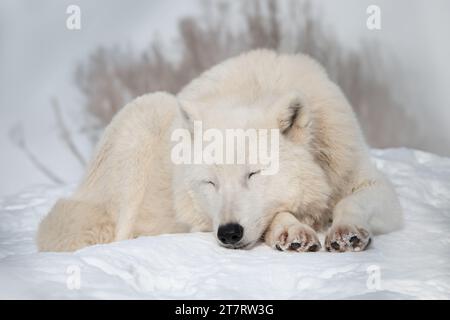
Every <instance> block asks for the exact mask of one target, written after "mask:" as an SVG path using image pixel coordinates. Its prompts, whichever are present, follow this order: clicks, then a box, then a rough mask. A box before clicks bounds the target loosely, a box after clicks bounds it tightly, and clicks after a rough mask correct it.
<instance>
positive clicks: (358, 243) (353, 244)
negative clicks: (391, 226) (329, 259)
mask: <svg viewBox="0 0 450 320" xmlns="http://www.w3.org/2000/svg"><path fill="white" fill-rule="evenodd" d="M370 241H371V238H370V233H369V231H367V230H366V229H364V228H361V227H358V226H354V225H339V226H335V227H331V229H330V230H329V231H328V233H327V236H326V238H325V248H326V249H327V251H332V252H345V251H362V250H364V249H366V248H367V246H368V245H369V244H370Z"/></svg>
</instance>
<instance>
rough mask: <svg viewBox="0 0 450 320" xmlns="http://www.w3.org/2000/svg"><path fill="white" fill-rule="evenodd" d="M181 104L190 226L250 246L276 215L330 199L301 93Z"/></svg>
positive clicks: (182, 203) (184, 195) (181, 170)
mask: <svg viewBox="0 0 450 320" xmlns="http://www.w3.org/2000/svg"><path fill="white" fill-rule="evenodd" d="M180 104H181V109H180V110H181V112H180V115H181V116H180V119H182V120H181V126H180V127H181V128H182V129H184V130H185V131H184V132H185V134H179V135H176V134H175V135H172V141H173V142H174V141H175V142H176V143H178V144H177V145H174V146H173V148H172V155H173V156H178V160H177V159H174V158H173V157H172V160H173V162H174V163H175V166H174V175H173V190H174V200H175V211H176V214H177V216H178V218H179V220H181V221H182V222H186V223H188V224H190V225H192V226H193V228H192V230H202V229H203V230H208V229H212V230H213V232H214V234H215V235H216V237H217V240H218V242H219V244H220V245H222V246H224V247H227V248H249V247H251V246H253V245H254V244H255V243H256V242H257V241H258V240H259V239H261V237H262V236H263V234H264V231H265V230H266V228H267V227H268V225H269V223H270V222H271V220H272V219H273V217H274V216H275V215H276V214H277V213H279V212H283V211H288V212H292V213H295V214H302V213H304V214H308V215H311V214H312V215H314V213H315V212H314V211H320V210H321V209H322V208H323V206H324V205H325V204H326V202H327V197H328V194H329V190H328V186H327V183H326V179H325V176H324V173H323V171H322V170H321V168H320V167H319V165H318V164H317V163H316V161H315V159H314V156H313V154H312V152H311V146H310V141H311V138H312V136H311V135H312V132H311V127H312V125H313V121H314V119H313V118H312V116H311V110H309V108H308V105H307V102H306V101H305V99H304V98H303V97H302V96H301V95H300V94H299V93H290V94H286V95H283V96H281V97H279V96H277V97H267V98H265V99H258V100H255V101H242V100H235V101H233V99H227V100H226V101H220V100H215V101H214V100H212V101H208V102H205V103H203V102H202V103H199V102H196V103H191V102H188V101H181V102H180ZM183 135H184V138H183ZM181 140H183V141H181ZM181 142H182V143H184V145H183V146H181V144H180V143H181ZM200 143H201V145H199V144H200ZM182 151H184V154H183V152H182ZM317 214H319V212H317Z"/></svg>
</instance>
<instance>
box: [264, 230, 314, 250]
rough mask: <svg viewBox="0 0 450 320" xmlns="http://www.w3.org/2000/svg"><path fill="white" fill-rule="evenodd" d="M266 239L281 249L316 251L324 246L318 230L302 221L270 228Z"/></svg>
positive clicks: (268, 242) (274, 246) (271, 244)
mask: <svg viewBox="0 0 450 320" xmlns="http://www.w3.org/2000/svg"><path fill="white" fill-rule="evenodd" d="M265 241H266V243H267V244H268V245H269V246H270V247H272V248H274V249H277V250H280V251H297V252H306V251H310V252H314V251H319V250H320V249H321V247H322V246H321V245H320V241H319V238H318V237H317V235H316V232H315V231H314V230H313V229H312V228H310V227H309V226H307V225H303V224H300V223H299V224H295V225H289V226H279V227H278V226H277V227H275V228H270V229H269V230H268V231H267V232H266V234H265Z"/></svg>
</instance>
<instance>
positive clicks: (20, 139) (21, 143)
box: [9, 124, 64, 184]
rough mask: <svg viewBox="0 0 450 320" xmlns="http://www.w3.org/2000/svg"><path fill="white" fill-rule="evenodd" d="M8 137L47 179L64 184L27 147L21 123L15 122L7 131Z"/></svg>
mask: <svg viewBox="0 0 450 320" xmlns="http://www.w3.org/2000/svg"><path fill="white" fill-rule="evenodd" d="M9 137H10V139H11V141H12V143H13V144H14V145H16V146H17V147H18V148H19V149H20V150H22V151H23V152H24V153H25V155H26V156H27V158H28V159H29V160H30V162H31V163H32V164H33V166H34V167H35V168H36V169H38V170H39V171H40V172H41V173H43V174H44V175H45V176H46V177H47V178H48V179H49V180H51V181H52V182H53V183H55V184H64V181H63V180H61V179H60V178H59V177H58V176H57V175H56V174H54V173H53V172H52V171H51V170H49V169H48V168H47V167H46V166H45V165H44V164H43V163H42V162H41V161H39V159H38V158H37V157H36V156H35V155H34V154H33V153H32V152H31V150H30V149H29V148H28V146H27V144H26V140H25V135H24V132H23V127H22V125H21V124H16V125H15V126H13V127H12V128H11V129H10V131H9Z"/></svg>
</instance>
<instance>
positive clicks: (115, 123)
mask: <svg viewBox="0 0 450 320" xmlns="http://www.w3.org/2000/svg"><path fill="white" fill-rule="evenodd" d="M195 121H201V123H202V124H203V126H204V127H205V128H216V129H218V130H219V131H220V130H221V131H223V130H226V129H227V128H233V129H235V128H240V129H278V130H279V132H280V135H279V151H278V170H277V173H276V174H271V175H263V174H261V171H262V170H263V168H261V167H258V165H255V164H249V163H248V162H245V163H244V164H235V165H233V164H231V165H230V164H217V163H215V164H196V163H193V164H189V163H185V164H175V163H174V162H173V161H172V160H173V159H172V158H171V151H172V148H173V147H174V142H173V141H172V140H171V138H172V133H173V132H174V130H177V129H180V128H185V129H187V130H190V132H193V134H195V133H194V132H195V130H192V128H193V123H194V122H195ZM194 138H195V137H194ZM194 152H195V150H194ZM401 222H402V214H401V208H400V205H399V202H398V200H397V197H396V194H395V191H394V189H393V187H392V186H391V184H390V183H389V181H388V180H387V179H386V178H385V177H384V176H383V175H382V174H381V173H380V172H379V171H378V170H377V169H376V168H375V167H374V165H373V164H372V163H371V160H370V156H369V152H368V148H367V146H366V143H365V142H364V138H363V135H362V133H361V130H360V127H359V125H358V122H357V119H356V118H355V114H354V113H353V111H352V108H351V106H350V105H349V103H348V101H347V100H346V98H345V96H344V95H343V93H342V92H341V90H340V89H339V88H338V87H337V86H336V85H335V84H334V83H333V82H332V81H330V79H329V78H328V76H327V74H326V72H325V71H324V70H323V68H322V67H321V66H320V65H319V64H318V63H317V62H315V61H314V60H313V59H311V58H310V57H308V56H305V55H302V54H295V55H284V54H277V53H275V52H272V51H269V50H256V51H251V52H248V53H245V54H242V55H240V56H237V57H235V58H231V59H229V60H226V61H224V62H223V63H221V64H219V65H217V66H215V67H213V68H211V69H210V70H208V71H206V72H204V73H203V74H202V75H200V76H199V77H198V78H197V79H195V80H193V81H192V82H191V83H190V84H188V85H187V86H186V87H185V88H184V89H183V90H182V91H181V92H180V93H179V94H178V95H177V96H173V95H170V94H167V93H161V92H159V93H152V94H147V95H144V96H142V97H139V98H137V99H136V100H134V101H132V102H131V103H129V104H128V105H126V106H125V107H124V108H123V109H122V110H121V111H120V112H119V113H118V114H117V115H116V116H115V117H114V119H113V120H112V122H111V124H110V125H109V126H108V127H107V128H106V130H105V132H104V135H103V137H102V139H101V141H100V142H99V144H98V147H97V150H96V155H95V157H94V158H93V160H92V163H91V164H90V166H89V168H88V170H87V174H86V176H85V177H84V180H83V182H82V183H81V185H80V186H79V188H78V189H77V190H76V191H75V193H74V194H73V196H71V197H70V198H67V199H60V200H59V201H57V203H56V204H55V206H54V207H53V209H52V210H51V212H50V213H49V214H48V215H47V217H45V219H44V220H43V221H42V222H41V224H40V227H39V231H38V237H37V243H38V247H39V249H40V250H42V251H72V250H76V249H79V248H82V247H85V246H88V245H92V244H97V243H108V242H111V241H120V240H124V239H130V238H134V237H138V236H145V235H158V234H162V233H176V232H196V231H212V232H213V234H214V235H215V236H216V239H217V242H218V243H219V244H220V245H222V246H224V247H227V248H236V249H237V248H251V247H252V246H253V245H254V244H255V243H257V242H258V241H259V240H261V239H263V241H265V242H266V243H267V244H268V245H269V246H271V247H273V248H276V249H278V250H282V251H285V250H289V251H298V252H304V251H318V250H320V249H321V248H322V244H321V243H320V241H319V238H318V236H317V232H321V231H323V232H326V236H325V242H324V243H323V245H324V247H325V249H326V250H328V251H335V252H344V251H360V250H364V249H365V248H366V247H367V245H368V244H369V242H370V239H371V236H372V235H374V234H379V233H385V232H389V231H392V230H395V229H396V228H399V227H400V225H401Z"/></svg>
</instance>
